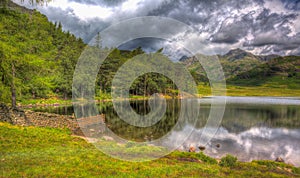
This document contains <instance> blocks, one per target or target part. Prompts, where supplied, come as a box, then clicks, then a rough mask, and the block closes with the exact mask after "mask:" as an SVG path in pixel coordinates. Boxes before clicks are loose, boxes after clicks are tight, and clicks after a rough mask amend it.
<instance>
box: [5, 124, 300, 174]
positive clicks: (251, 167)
mask: <svg viewBox="0 0 300 178" xmlns="http://www.w3.org/2000/svg"><path fill="white" fill-rule="evenodd" d="M0 160H1V161H0V173H1V174H0V177H200V176H203V177H225V176H228V177H300V168H295V167H292V166H291V165H286V164H283V163H276V162H272V161H254V162H251V163H241V162H235V160H233V159H232V158H231V157H228V158H226V159H224V160H222V161H221V162H220V163H218V162H217V161H216V160H215V159H212V158H210V157H207V156H205V155H204V154H202V153H187V152H178V151H176V152H173V153H171V154H170V155H167V156H165V157H163V158H160V159H158V160H155V161H148V162H142V163H137V162H126V161H120V160H116V159H113V158H111V157H109V156H107V155H105V154H103V153H101V152H100V151H98V150H97V149H96V148H95V147H94V146H93V145H92V144H89V143H87V142H86V141H85V140H83V139H81V138H79V137H74V136H71V135H70V132H69V131H68V130H60V129H53V128H38V127H20V126H12V125H9V124H6V123H0Z"/></svg>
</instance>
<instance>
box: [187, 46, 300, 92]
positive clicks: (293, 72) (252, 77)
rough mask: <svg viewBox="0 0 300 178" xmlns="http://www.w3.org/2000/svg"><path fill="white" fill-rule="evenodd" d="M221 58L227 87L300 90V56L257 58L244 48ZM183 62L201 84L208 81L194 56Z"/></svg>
mask: <svg viewBox="0 0 300 178" xmlns="http://www.w3.org/2000/svg"><path fill="white" fill-rule="evenodd" d="M204 57H205V56H204ZM218 57H219V60H220V63H221V65H222V67H223V71H224V74H225V77H226V81H227V83H228V84H232V85H238V86H263V85H265V86H268V87H277V88H280V87H282V88H290V89H299V88H300V77H299V76H300V70H299V62H300V57H299V56H285V57H281V56H277V55H268V56H257V55H254V54H252V53H250V52H246V51H243V50H241V49H234V50H230V51H229V52H228V53H226V54H225V55H218ZM181 62H182V63H183V64H184V65H186V66H187V67H188V68H189V70H190V71H192V74H193V76H194V77H195V78H197V79H198V81H199V82H204V83H207V82H208V81H207V78H206V77H205V71H204V70H203V68H202V67H201V65H200V63H199V62H198V61H197V59H196V58H195V57H191V58H186V59H185V60H181Z"/></svg>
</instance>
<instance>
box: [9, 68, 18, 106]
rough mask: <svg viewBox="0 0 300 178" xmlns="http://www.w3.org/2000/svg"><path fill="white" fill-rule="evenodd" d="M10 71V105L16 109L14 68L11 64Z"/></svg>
mask: <svg viewBox="0 0 300 178" xmlns="http://www.w3.org/2000/svg"><path fill="white" fill-rule="evenodd" d="M11 70H12V80H11V86H10V89H11V105H12V107H13V108H16V107H17V102H16V87H15V72H16V71H15V66H14V64H13V63H12V65H11Z"/></svg>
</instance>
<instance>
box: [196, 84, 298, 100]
mask: <svg viewBox="0 0 300 178" xmlns="http://www.w3.org/2000/svg"><path fill="white" fill-rule="evenodd" d="M198 91H199V96H201V97H203V96H211V88H210V86H205V85H199V86H198ZM226 95H227V96H282V97H292V96H294V97H296V96H300V89H299V88H297V89H292V88H289V87H286V86H282V85H281V86H279V85H276V87H275V86H273V87H272V86H270V85H269V84H266V85H262V86H237V85H227V86H226Z"/></svg>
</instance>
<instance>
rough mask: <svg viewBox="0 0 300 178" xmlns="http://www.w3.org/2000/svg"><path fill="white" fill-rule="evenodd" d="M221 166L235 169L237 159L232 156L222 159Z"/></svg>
mask: <svg viewBox="0 0 300 178" xmlns="http://www.w3.org/2000/svg"><path fill="white" fill-rule="evenodd" d="M219 164H220V166H226V167H233V166H235V165H236V164H237V158H236V157H234V156H232V155H229V154H228V155H226V156H225V157H223V158H222V159H221V162H220V163H219Z"/></svg>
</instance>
